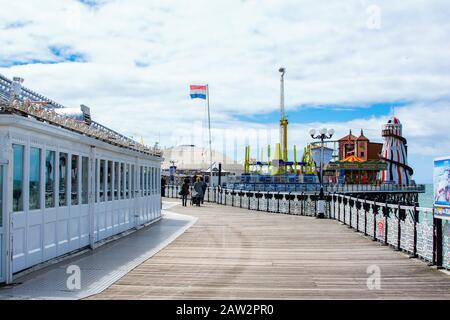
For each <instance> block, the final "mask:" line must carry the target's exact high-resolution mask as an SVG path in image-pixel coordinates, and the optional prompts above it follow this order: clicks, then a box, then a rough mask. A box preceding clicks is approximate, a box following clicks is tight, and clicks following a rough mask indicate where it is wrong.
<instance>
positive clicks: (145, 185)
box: [144, 167, 147, 197]
mask: <svg viewBox="0 0 450 320" xmlns="http://www.w3.org/2000/svg"><path fill="white" fill-rule="evenodd" d="M145 196H147V167H144V197H145Z"/></svg>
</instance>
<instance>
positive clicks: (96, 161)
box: [94, 159, 99, 203]
mask: <svg viewBox="0 0 450 320" xmlns="http://www.w3.org/2000/svg"><path fill="white" fill-rule="evenodd" d="M98 179H99V177H98V159H95V191H94V193H95V203H97V202H98Z"/></svg>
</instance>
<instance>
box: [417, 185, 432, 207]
mask: <svg viewBox="0 0 450 320" xmlns="http://www.w3.org/2000/svg"><path fill="white" fill-rule="evenodd" d="M433 195H434V193H433V185H432V184H426V185H425V193H419V206H420V207H422V208H433V203H434V197H433Z"/></svg>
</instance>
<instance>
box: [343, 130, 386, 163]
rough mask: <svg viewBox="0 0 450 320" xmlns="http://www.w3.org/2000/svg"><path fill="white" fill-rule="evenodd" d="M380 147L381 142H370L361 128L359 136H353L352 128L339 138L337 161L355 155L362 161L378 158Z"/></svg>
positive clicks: (381, 145) (381, 147) (381, 146)
mask: <svg viewBox="0 0 450 320" xmlns="http://www.w3.org/2000/svg"><path fill="white" fill-rule="evenodd" d="M382 149H383V144H382V143H377V142H370V141H369V139H368V138H367V137H366V136H364V132H363V130H362V129H361V134H360V135H359V137H356V136H354V135H353V134H352V130H350V132H349V134H348V135H346V136H345V137H342V138H341V139H339V161H342V160H344V159H345V158H347V157H349V156H356V157H358V158H360V159H361V160H363V161H369V160H380V154H381V150H382Z"/></svg>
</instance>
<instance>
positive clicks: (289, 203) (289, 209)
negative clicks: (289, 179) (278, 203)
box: [288, 192, 291, 214]
mask: <svg viewBox="0 0 450 320" xmlns="http://www.w3.org/2000/svg"><path fill="white" fill-rule="evenodd" d="M288 214H291V192H289V194H288Z"/></svg>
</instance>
